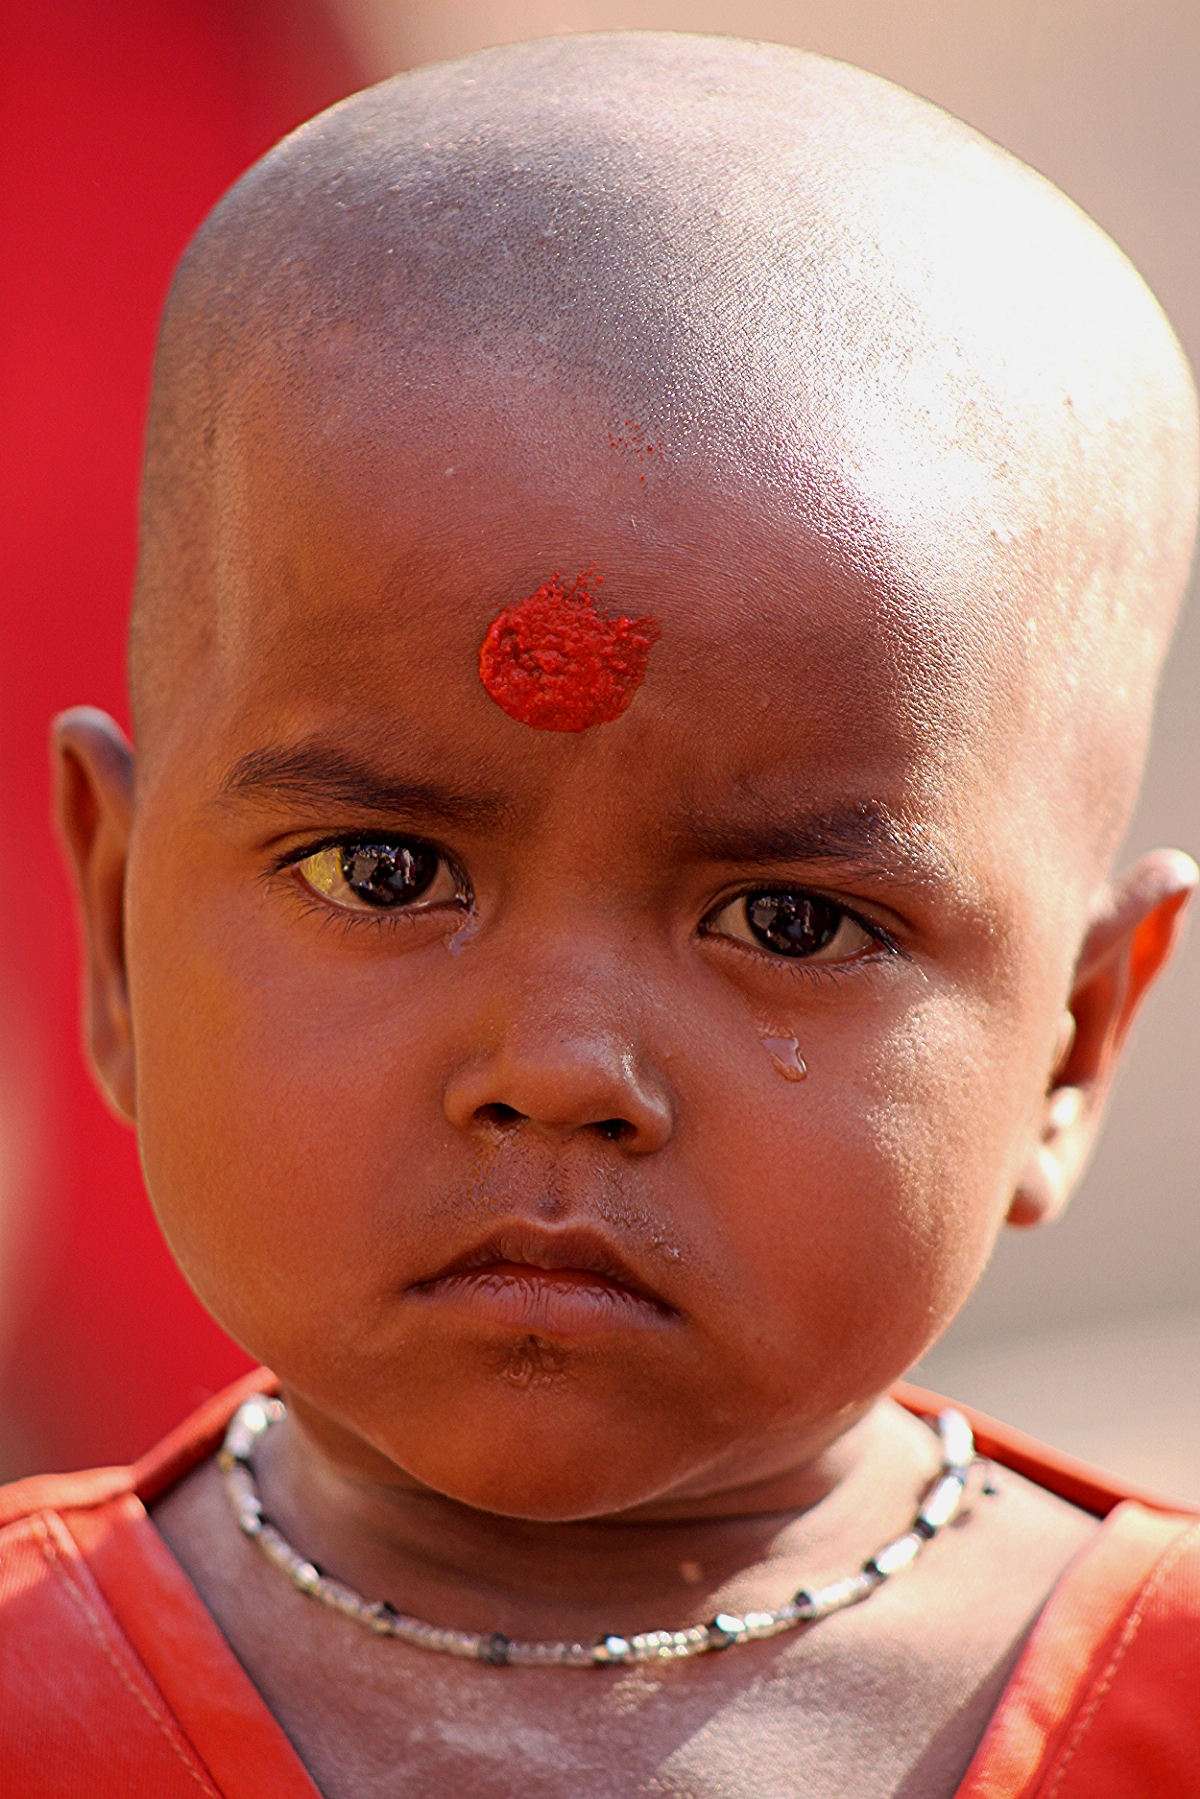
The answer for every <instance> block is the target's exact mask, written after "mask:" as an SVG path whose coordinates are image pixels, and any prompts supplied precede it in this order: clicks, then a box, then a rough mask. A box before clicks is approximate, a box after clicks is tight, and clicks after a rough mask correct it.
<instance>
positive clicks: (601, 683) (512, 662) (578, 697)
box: [479, 575, 662, 731]
mask: <svg viewBox="0 0 1200 1799" xmlns="http://www.w3.org/2000/svg"><path fill="white" fill-rule="evenodd" d="M596 585H597V586H599V585H600V583H599V581H597V583H596ZM661 635H662V631H661V628H660V626H659V624H658V622H657V620H655V619H652V618H601V616H600V614H599V613H598V612H597V611H596V604H595V601H594V600H593V598H592V596H591V594H590V593H589V591H588V587H587V577H586V576H585V575H580V576H579V577H578V578H577V580H576V582H575V585H574V587H572V588H570V589H569V590H568V589H567V588H565V587H564V586H563V585H562V583H561V581H560V580H559V578H558V576H557V575H554V576H553V577H552V578H551V579H550V580H549V581H547V582H545V583H544V585H543V586H541V587H539V588H538V590H537V592H536V593H532V594H530V596H529V598H528V599H527V600H522V601H521V603H520V605H518V606H506V607H505V608H504V611H503V612H502V613H501V614H500V616H499V617H498V618H495V619H493V620H492V622H491V624H490V625H489V626H488V632H487V636H486V637H485V638H484V640H483V643H482V645H481V647H480V651H479V679H480V680H481V681H482V682H483V684H484V686H485V687H486V688H487V690H488V693H489V694H490V695H491V697H492V698H493V699H494V700H495V702H496V704H497V706H499V707H500V708H501V710H502V711H504V712H507V713H508V716H509V717H510V718H515V719H516V720H517V722H518V723H519V724H522V725H532V727H533V729H534V730H535V731H586V730H587V729H588V728H589V727H590V726H591V725H607V724H611V723H612V721H613V719H614V718H620V716H621V714H622V712H624V710H625V708H626V707H627V706H628V704H629V702H630V700H631V699H632V698H633V696H634V694H635V693H636V692H637V690H638V688H639V687H640V686H641V684H642V682H643V681H644V680H645V678H646V665H647V663H648V662H649V660H650V651H651V650H652V649H653V648H654V645H655V644H656V643H657V642H658V639H659V637H660V636H661Z"/></svg>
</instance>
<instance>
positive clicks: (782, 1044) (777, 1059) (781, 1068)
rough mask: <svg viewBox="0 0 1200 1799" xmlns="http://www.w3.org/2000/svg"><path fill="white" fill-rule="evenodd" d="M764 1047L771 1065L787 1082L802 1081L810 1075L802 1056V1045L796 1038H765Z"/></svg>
mask: <svg viewBox="0 0 1200 1799" xmlns="http://www.w3.org/2000/svg"><path fill="white" fill-rule="evenodd" d="M762 1046H763V1048H764V1049H765V1050H766V1052H767V1054H768V1056H769V1057H770V1058H771V1065H772V1067H773V1068H775V1069H776V1070H777V1071H778V1073H780V1074H781V1075H782V1076H783V1078H784V1080H785V1081H802V1080H804V1078H805V1077H806V1075H807V1074H808V1068H807V1066H806V1064H805V1062H804V1058H803V1057H802V1056H801V1054H800V1045H799V1044H798V1043H797V1042H796V1039H795V1038H794V1037H764V1038H763V1039H762Z"/></svg>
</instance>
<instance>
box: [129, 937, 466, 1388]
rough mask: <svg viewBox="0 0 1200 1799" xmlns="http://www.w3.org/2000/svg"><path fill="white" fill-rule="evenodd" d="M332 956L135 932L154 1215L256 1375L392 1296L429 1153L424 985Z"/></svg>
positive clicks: (435, 1122) (436, 1137)
mask: <svg viewBox="0 0 1200 1799" xmlns="http://www.w3.org/2000/svg"><path fill="white" fill-rule="evenodd" d="M223 923H224V925H225V927H226V928H224V929H223V928H222V924H223ZM330 941H331V948H330V953H329V955H328V956H327V957H324V956H322V955H320V954H318V955H317V956H316V957H310V958H303V959H300V960H298V959H297V958H296V957H295V955H294V953H292V954H290V955H289V954H288V953H286V952H285V951H284V950H283V949H282V948H280V947H277V946H276V945H275V943H274V942H273V940H272V935H271V933H270V932H263V931H257V930H249V931H248V930H247V929H246V927H245V921H244V919H243V920H241V922H240V926H239V921H238V920H237V919H236V918H233V917H228V918H225V919H224V920H223V919H222V914H221V909H220V906H219V904H214V905H212V906H210V907H207V908H205V910H204V912H203V915H201V914H200V913H199V912H197V913H196V914H194V915H193V916H192V917H191V918H190V919H184V920H180V921H178V923H176V922H175V921H172V923H171V926H170V927H169V928H168V930H167V931H166V932H164V931H163V929H162V926H161V925H160V923H159V921H158V920H157V919H148V920H147V921H146V923H145V928H144V929H139V928H138V921H137V920H136V915H135V916H134V918H133V919H132V920H131V943H130V964H131V989H132V995H133V1001H134V1015H135V1030H136V1042H137V1066H138V1130H139V1137H140V1141H141V1150H142V1160H143V1165H144V1168H145V1172H146V1180H147V1185H148V1188H149V1191H150V1195H151V1199H152V1201H153V1203H154V1206H155V1210H156V1212H157V1214H158V1217H159V1220H160V1223H161V1225H162V1228H163V1231H164V1234H165V1235H166V1237H167V1240H168V1242H169V1243H170V1246H171V1249H172V1251H173V1253H174V1254H175V1256H176V1258H177V1260H178V1261H179V1263H180V1265H181V1267H182V1268H183V1270H184V1272H185V1274H186V1275H187V1277H188V1279H189V1281H190V1282H191V1283H192V1285H193V1286H194V1287H195V1289H196V1291H197V1292H198V1294H199V1296H200V1298H201V1299H202V1300H203V1301H204V1303H205V1304H206V1305H208V1306H209V1308H210V1309H211V1310H212V1311H213V1312H214V1314H215V1315H216V1316H217V1317H218V1318H219V1320H220V1322H221V1323H222V1324H223V1325H224V1326H225V1328H226V1329H228V1330H229V1331H230V1332H231V1334H233V1335H234V1336H235V1337H236V1338H237V1339H238V1340H239V1341H241V1342H243V1343H244V1344H245V1345H246V1346H247V1347H248V1348H250V1349H251V1350H252V1351H253V1352H254V1353H256V1354H259V1355H262V1356H263V1358H264V1359H267V1360H269V1359H270V1355H271V1353H272V1352H274V1353H279V1344H278V1333H279V1332H281V1331H284V1330H286V1329H288V1328H289V1326H290V1324H291V1321H294V1324H295V1328H303V1329H305V1330H308V1331H314V1330H320V1329H322V1328H323V1327H324V1326H323V1321H328V1322H329V1323H330V1324H332V1321H333V1320H334V1319H337V1320H338V1326H337V1328H338V1332H339V1334H340V1335H343V1336H344V1335H345V1332H346V1329H347V1322H346V1321H347V1320H348V1319H356V1318H358V1319H365V1317H366V1315H367V1314H368V1313H369V1312H370V1310H371V1308H372V1305H373V1303H376V1302H377V1301H381V1299H382V1295H383V1294H384V1293H385V1292H386V1291H389V1290H390V1289H391V1287H392V1284H393V1279H400V1278H402V1273H403V1268H404V1265H405V1252H406V1250H407V1251H408V1252H409V1254H410V1255H411V1252H412V1251H413V1249H414V1248H417V1249H419V1247H420V1246H419V1244H417V1245H413V1244H406V1243H405V1242H404V1231H405V1226H406V1222H407V1214H406V1211H405V1207H404V1204H403V1198H404V1195H405V1194H406V1193H407V1192H412V1191H417V1192H419V1191H421V1190H422V1189H423V1188H427V1187H428V1186H429V1185H430V1184H431V1183H432V1181H433V1179H434V1169H433V1166H432V1163H433V1161H434V1160H435V1159H436V1158H437V1157H438V1155H439V1152H441V1151H442V1150H443V1139H444V1135H445V1130H446V1127H445V1120H444V1117H443V1115H442V1112H441V1105H440V1085H439V1083H438V1081H437V1078H436V1067H437V1058H436V1054H431V1039H432V1037H433V1035H434V1033H435V1031H436V1019H435V1017H434V1016H432V1015H431V1013H432V1008H430V1007H423V1006H422V1003H421V983H419V982H413V981H411V980H409V981H408V982H406V983H405V984H404V988H403V991H399V990H398V989H399V987H400V982H399V981H398V979H397V978H396V969H397V968H403V960H401V962H400V963H398V964H395V965H393V967H392V969H391V970H388V969H386V968H384V969H381V965H380V962H379V961H378V960H377V959H373V960H368V959H366V958H362V959H356V958H355V957H353V956H347V955H345V954H341V955H339V954H337V953H336V952H335V951H334V950H333V948H332V938H331V940H330ZM381 982H383V983H387V984H389V985H390V986H391V987H393V988H396V989H397V991H394V992H388V991H386V990H385V991H383V992H382V993H381ZM298 1293H302V1294H303V1296H304V1305H303V1307H302V1308H297V1305H296V1296H297V1294H298Z"/></svg>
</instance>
